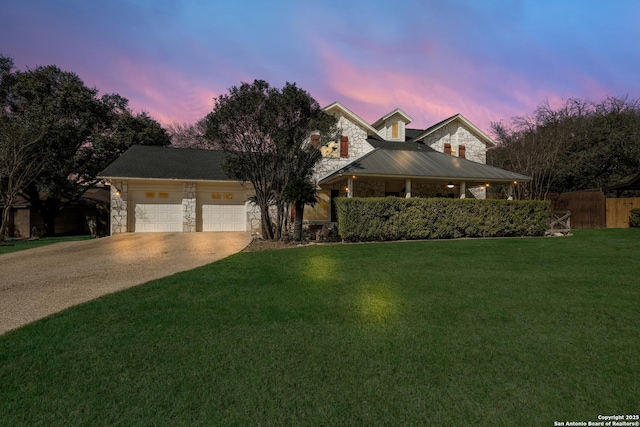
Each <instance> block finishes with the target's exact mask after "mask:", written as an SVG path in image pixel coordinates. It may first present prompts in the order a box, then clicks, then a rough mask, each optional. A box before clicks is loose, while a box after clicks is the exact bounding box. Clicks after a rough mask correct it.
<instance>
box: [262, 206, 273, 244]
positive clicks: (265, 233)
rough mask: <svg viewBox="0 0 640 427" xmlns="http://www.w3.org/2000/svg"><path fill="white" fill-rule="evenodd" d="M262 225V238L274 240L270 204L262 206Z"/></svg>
mask: <svg viewBox="0 0 640 427" xmlns="http://www.w3.org/2000/svg"><path fill="white" fill-rule="evenodd" d="M260 225H261V228H262V238H263V239H265V240H273V226H272V224H271V217H270V216H269V206H267V207H264V206H260Z"/></svg>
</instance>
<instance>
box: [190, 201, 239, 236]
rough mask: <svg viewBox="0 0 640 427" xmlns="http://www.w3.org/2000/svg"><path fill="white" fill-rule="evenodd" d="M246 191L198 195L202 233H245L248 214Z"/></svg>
mask: <svg viewBox="0 0 640 427" xmlns="http://www.w3.org/2000/svg"><path fill="white" fill-rule="evenodd" d="M245 199H246V195H245V192H244V191H206V192H205V191H203V192H200V193H198V201H199V205H200V218H201V220H202V231H245V230H246V229H247V213H246V209H245V206H244V202H245Z"/></svg>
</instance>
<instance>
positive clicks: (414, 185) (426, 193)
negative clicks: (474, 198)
mask: <svg viewBox="0 0 640 427" xmlns="http://www.w3.org/2000/svg"><path fill="white" fill-rule="evenodd" d="M450 194H453V195H454V197H460V192H459V189H456V188H453V189H451V190H449V189H448V188H446V187H445V186H444V185H442V184H432V183H426V182H415V181H412V182H411V197H448V196H449V195H450Z"/></svg>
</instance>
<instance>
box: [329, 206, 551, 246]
mask: <svg viewBox="0 0 640 427" xmlns="http://www.w3.org/2000/svg"><path fill="white" fill-rule="evenodd" d="M336 208H337V213H338V232H339V234H340V236H341V237H342V239H344V240H345V241H347V242H364V241H378V240H412V239H452V238H460V237H513V236H542V235H544V232H545V230H546V229H547V225H548V221H549V216H550V214H551V207H550V204H549V202H546V201H513V200H476V199H422V198H410V199H403V198H399V197H385V198H380V197H377V198H373V197H371V198H359V197H354V198H345V197H341V198H337V199H336Z"/></svg>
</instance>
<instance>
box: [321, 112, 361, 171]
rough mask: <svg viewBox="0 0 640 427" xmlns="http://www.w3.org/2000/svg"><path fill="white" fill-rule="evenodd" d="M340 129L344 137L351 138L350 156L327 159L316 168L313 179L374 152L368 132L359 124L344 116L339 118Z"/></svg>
mask: <svg viewBox="0 0 640 427" xmlns="http://www.w3.org/2000/svg"><path fill="white" fill-rule="evenodd" d="M337 126H338V128H339V129H342V136H348V137H349V156H348V157H343V158H341V157H325V158H323V159H322V160H320V162H319V163H318V165H317V166H316V168H315V171H314V173H313V179H314V180H316V181H317V180H318V178H320V177H322V176H324V175H326V174H328V173H329V172H333V171H335V170H336V169H339V168H340V167H342V166H345V165H346V164H347V163H349V162H351V161H353V159H355V158H357V157H360V156H362V155H363V154H366V153H368V152H369V151H372V150H373V147H372V146H371V145H370V144H369V143H368V142H367V132H366V131H365V130H364V129H362V128H361V127H360V126H358V125H357V124H355V123H353V122H352V121H351V120H349V119H347V118H346V117H344V116H342V115H341V116H340V117H339V118H338V125H337Z"/></svg>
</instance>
